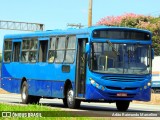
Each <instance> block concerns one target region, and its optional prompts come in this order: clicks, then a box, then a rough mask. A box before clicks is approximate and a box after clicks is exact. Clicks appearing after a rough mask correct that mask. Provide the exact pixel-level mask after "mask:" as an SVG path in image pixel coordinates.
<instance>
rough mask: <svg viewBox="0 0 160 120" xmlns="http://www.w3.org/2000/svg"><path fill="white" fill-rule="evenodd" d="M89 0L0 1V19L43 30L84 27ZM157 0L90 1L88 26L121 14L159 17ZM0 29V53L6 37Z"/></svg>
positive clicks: (158, 1)
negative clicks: (34, 25) (35, 24)
mask: <svg viewBox="0 0 160 120" xmlns="http://www.w3.org/2000/svg"><path fill="white" fill-rule="evenodd" d="M88 4H89V0H0V20H8V21H18V22H33V23H42V24H44V25H45V30H53V29H67V28H68V27H67V24H68V23H75V24H79V23H81V24H82V25H84V26H85V27H87V24H88ZM159 5H160V0H93V8H92V9H93V10H92V24H93V25H95V24H96V22H98V21H99V20H100V19H101V18H103V17H106V16H118V15H122V14H125V13H135V14H142V15H151V16H155V17H156V16H159V15H160V7H159ZM15 33H22V31H15V30H2V29H0V51H1V49H2V46H3V37H4V35H6V34H15Z"/></svg>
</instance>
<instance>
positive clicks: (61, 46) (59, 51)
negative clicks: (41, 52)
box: [55, 36, 66, 63]
mask: <svg viewBox="0 0 160 120" xmlns="http://www.w3.org/2000/svg"><path fill="white" fill-rule="evenodd" d="M65 41H66V37H65V36H64V37H59V39H58V40H57V48H56V57H55V62H56V63H62V62H63V60H64V54H65Z"/></svg>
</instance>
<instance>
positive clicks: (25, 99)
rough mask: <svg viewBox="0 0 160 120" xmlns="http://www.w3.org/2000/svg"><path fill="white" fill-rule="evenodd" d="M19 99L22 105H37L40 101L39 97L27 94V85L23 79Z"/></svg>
mask: <svg viewBox="0 0 160 120" xmlns="http://www.w3.org/2000/svg"><path fill="white" fill-rule="evenodd" d="M21 99H22V103H23V104H28V103H31V104H32V103H34V104H37V103H39V100H40V97H38V96H31V95H29V94H28V83H27V79H26V78H25V77H23V78H22V82H21Z"/></svg>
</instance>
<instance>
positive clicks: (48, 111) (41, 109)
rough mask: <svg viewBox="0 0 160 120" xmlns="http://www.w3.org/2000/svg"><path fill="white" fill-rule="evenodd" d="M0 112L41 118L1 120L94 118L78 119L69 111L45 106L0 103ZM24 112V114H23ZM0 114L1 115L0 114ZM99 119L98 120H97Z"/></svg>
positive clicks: (8, 119) (87, 118) (6, 118)
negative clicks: (38, 115) (33, 115)
mask: <svg viewBox="0 0 160 120" xmlns="http://www.w3.org/2000/svg"><path fill="white" fill-rule="evenodd" d="M0 111H3V112H4V111H6V112H8V111H11V112H12V114H13V113H16V114H17V113H19V114H25V115H26V114H27V116H28V113H29V112H30V113H36V112H38V113H40V114H41V115H42V117H12V118H9V117H0V119H2V120H26V119H27V120H51V119H54V120H61V119H65V120H91V119H94V118H89V117H83V116H82V115H81V116H80V117H78V115H75V114H74V113H72V112H70V111H62V110H61V109H57V108H50V107H47V106H42V105H14V104H2V103H0ZM25 111H26V112H25ZM0 114H2V113H1V112H0ZM0 116H1V115H0ZM95 119H97V118H95ZM99 119H100V118H99Z"/></svg>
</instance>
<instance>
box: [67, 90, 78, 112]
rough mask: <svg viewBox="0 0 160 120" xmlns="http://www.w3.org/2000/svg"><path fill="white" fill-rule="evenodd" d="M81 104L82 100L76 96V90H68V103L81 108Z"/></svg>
mask: <svg viewBox="0 0 160 120" xmlns="http://www.w3.org/2000/svg"><path fill="white" fill-rule="evenodd" d="M80 104H81V101H80V100H77V99H75V98H74V92H73V89H72V88H69V89H68V91H67V105H68V107H69V108H72V109H76V108H79V107H80Z"/></svg>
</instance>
